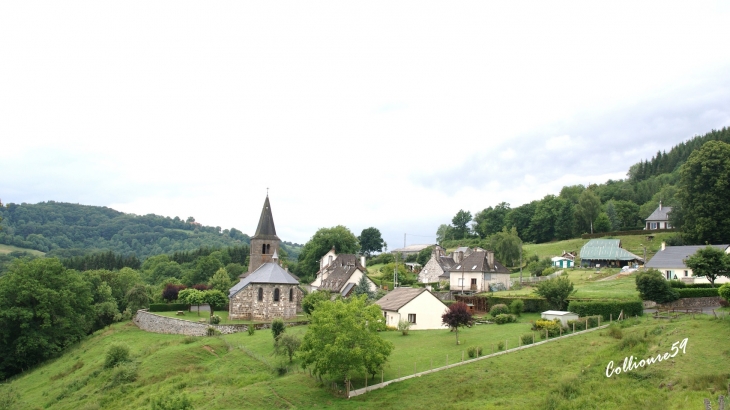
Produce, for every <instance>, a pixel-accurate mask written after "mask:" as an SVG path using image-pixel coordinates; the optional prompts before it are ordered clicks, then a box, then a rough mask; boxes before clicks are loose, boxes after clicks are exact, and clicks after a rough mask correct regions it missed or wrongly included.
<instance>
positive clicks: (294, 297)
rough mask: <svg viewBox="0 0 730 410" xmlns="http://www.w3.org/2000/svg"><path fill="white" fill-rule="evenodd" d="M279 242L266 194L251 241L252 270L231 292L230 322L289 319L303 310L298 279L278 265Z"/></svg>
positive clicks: (241, 278) (250, 268)
mask: <svg viewBox="0 0 730 410" xmlns="http://www.w3.org/2000/svg"><path fill="white" fill-rule="evenodd" d="M280 242H281V241H280V240H279V237H278V236H276V228H275V226H274V217H273V216H272V213H271V204H270V203H269V196H268V195H267V196H266V200H265V201H264V207H263V209H262V210H261V217H260V218H259V225H258V228H256V234H255V235H254V236H253V238H251V255H250V258H249V271H248V273H245V274H243V275H241V276H240V281H239V282H238V283H237V284H235V285H234V286H233V287H232V288H231V289H230V290H229V292H228V299H229V307H228V317H229V318H230V319H235V320H240V319H243V320H265V321H268V320H272V319H274V318H283V319H289V318H293V317H295V316H296V315H297V312H299V311H301V306H302V298H303V297H304V295H303V292H302V290H301V289H300V288H299V279H298V278H297V277H295V276H294V275H292V274H291V273H289V272H288V271H287V270H286V269H284V268H282V267H281V266H280V265H279V257H278V249H279V244H280Z"/></svg>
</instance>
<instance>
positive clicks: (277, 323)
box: [271, 317, 286, 340]
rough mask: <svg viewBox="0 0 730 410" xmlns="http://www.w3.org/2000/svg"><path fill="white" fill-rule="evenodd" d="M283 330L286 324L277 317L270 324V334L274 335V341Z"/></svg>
mask: <svg viewBox="0 0 730 410" xmlns="http://www.w3.org/2000/svg"><path fill="white" fill-rule="evenodd" d="M285 330H286V324H285V323H284V321H283V320H282V319H281V318H278V317H277V318H276V319H274V321H273V322H271V334H272V335H274V340H276V339H278V338H279V336H280V335H281V334H282V333H284V331H285Z"/></svg>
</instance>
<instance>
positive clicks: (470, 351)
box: [466, 346, 477, 359]
mask: <svg viewBox="0 0 730 410" xmlns="http://www.w3.org/2000/svg"><path fill="white" fill-rule="evenodd" d="M466 354H468V355H469V358H470V359H473V358H475V357H477V348H476V346H472V347H470V348H468V349H467V350H466Z"/></svg>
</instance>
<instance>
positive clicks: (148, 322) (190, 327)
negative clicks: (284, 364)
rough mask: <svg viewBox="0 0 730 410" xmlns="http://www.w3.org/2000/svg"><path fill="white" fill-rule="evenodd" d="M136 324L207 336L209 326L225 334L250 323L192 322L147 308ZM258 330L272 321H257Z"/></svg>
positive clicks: (147, 328) (154, 329)
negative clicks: (219, 323) (158, 313)
mask: <svg viewBox="0 0 730 410" xmlns="http://www.w3.org/2000/svg"><path fill="white" fill-rule="evenodd" d="M133 321H134V324H136V325H137V327H139V328H140V329H142V330H144V331H147V332H152V333H165V334H170V335H185V336H207V335H208V328H209V327H212V328H214V329H216V330H217V331H219V332H221V334H224V335H230V334H232V333H239V332H246V331H248V326H249V325H244V324H240V325H209V324H207V323H200V322H191V321H189V320H185V319H178V318H174V317H167V316H161V315H156V314H154V313H150V312H148V311H147V309H142V310H138V311H137V315H136V316H135V317H134V320H133ZM306 324H309V321H306V320H304V321H300V322H289V323H287V324H286V325H287V326H301V325H306ZM253 326H254V327H255V328H256V330H260V329H269V328H271V324H270V323H257V324H255V325H253Z"/></svg>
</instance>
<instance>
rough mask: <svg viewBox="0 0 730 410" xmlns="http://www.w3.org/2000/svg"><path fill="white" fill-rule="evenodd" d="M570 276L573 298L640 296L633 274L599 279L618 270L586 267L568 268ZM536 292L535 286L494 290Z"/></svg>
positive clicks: (521, 292)
mask: <svg viewBox="0 0 730 410" xmlns="http://www.w3.org/2000/svg"><path fill="white" fill-rule="evenodd" d="M567 272H568V277H569V278H570V280H571V281H572V282H573V285H574V288H575V291H576V292H575V294H573V296H572V297H573V298H591V299H635V298H638V297H639V292H638V291H637V290H636V282H635V277H634V276H633V275H629V276H624V277H621V278H618V279H608V280H604V281H601V280H597V279H601V278H605V277H607V276H610V275H611V274H614V273H617V272H618V270H616V269H613V270H608V269H605V270H602V273H601V274H596V271H595V270H585V269H568V270H567ZM533 293H534V287H531V286H524V287H523V288H522V289H519V290H505V291H501V292H494V295H495V296H512V295H531V294H533Z"/></svg>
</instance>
